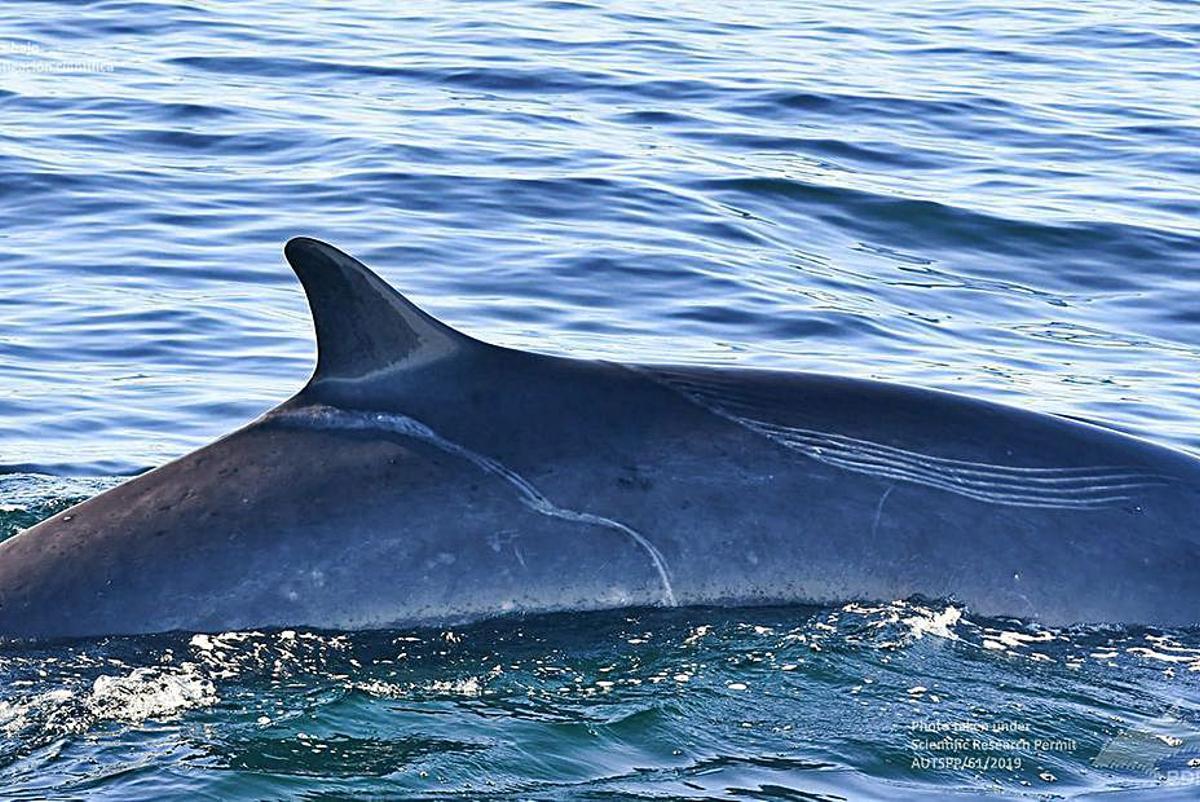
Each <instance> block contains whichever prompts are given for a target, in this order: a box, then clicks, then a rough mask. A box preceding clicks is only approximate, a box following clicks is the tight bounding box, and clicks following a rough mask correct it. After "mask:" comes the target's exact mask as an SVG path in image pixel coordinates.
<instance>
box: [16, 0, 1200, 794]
mask: <svg viewBox="0 0 1200 802" xmlns="http://www.w3.org/2000/svg"><path fill="white" fill-rule="evenodd" d="M1197 65H1200V5H1197V4H1196V3H1195V2H1162V1H1160V0H1150V1H1148V2H1134V1H1133V0H1129V1H1128V2H1107V1H1106V0H1089V2H1087V3H1065V2H1056V3H1050V2H1038V1H1037V0H1022V1H1021V2H999V0H995V1H994V2H988V0H957V1H956V2H927V1H924V0H918V1H917V2H911V3H902V2H898V1H896V0H880V1H878V2H871V3H832V2H816V3H813V2H805V3H801V2H790V1H785V0H761V1H760V0H750V2H744V3H735V4H714V3H702V2H693V1H690V0H688V1H684V2H671V3H668V2H640V1H639V0H613V2H595V3H592V2H575V1H574V0H551V1H548V2H532V1H530V0H519V1H517V2H509V1H507V0H486V1H485V2H404V3H393V2H384V1H383V0H378V1H373V0H351V1H350V2H339V3H336V4H335V3H319V2H315V1H311V0H296V1H295V2H261V3H254V4H243V3H237V2H233V1H232V0H203V1H201V2H193V3H183V2H179V3H164V2H66V1H64V0H47V1H45V2H11V3H5V4H4V6H3V8H2V9H0V537H4V536H7V535H10V534H11V533H13V532H15V531H17V530H19V529H21V528H23V527H26V526H29V525H31V524H32V523H34V522H36V521H37V520H39V519H41V518H43V517H45V516H47V515H49V514H52V513H53V512H55V511H57V510H60V509H62V508H64V507H65V506H66V505H68V504H70V503H73V502H75V501H78V500H81V499H83V498H85V497H87V496H89V495H91V494H93V493H96V492H98V491H100V490H102V489H104V488H106V487H109V486H112V485H113V484H115V483H116V482H119V481H120V480H121V479H122V478H123V477H126V476H129V475H132V474H136V473H138V472H141V471H143V470H146V469H147V468H150V467H152V466H155V465H158V464H160V463H162V462H164V461H166V460H169V459H171V458H173V457H176V456H179V455H181V454H183V453H185V452H187V451H189V450H191V449H192V448H194V447H196V446H199V445H201V444H203V443H205V442H207V441H209V440H211V439H212V438H214V437H215V436H217V435H219V434H221V433H223V432H226V431H228V430H230V429H232V428H234V427H236V426H238V425H240V424H242V423H244V422H246V421H247V420H249V419H251V418H253V417H255V416H256V415H258V414H259V413H261V412H263V411H264V410H266V409H268V408H269V407H271V406H273V405H274V404H276V403H278V402H280V401H282V400H284V399H285V398H287V397H288V396H289V395H290V394H291V393H293V392H294V391H295V390H296V389H298V388H299V387H300V386H301V385H302V384H303V382H304V381H305V379H306V378H307V376H308V373H309V371H310V370H311V367H312V363H313V358H314V346H313V339H312V332H311V324H310V321H309V317H308V313H307V308H306V305H305V302H304V298H303V295H302V294H301V292H300V288H299V285H298V282H297V281H296V280H295V278H294V276H293V275H292V274H291V272H290V271H289V269H288V268H287V266H286V265H285V264H284V262H283V260H282V256H281V247H282V245H283V243H284V241H285V240H286V239H287V238H288V237H291V236H294V235H299V234H305V235H310V236H315V237H319V238H322V239H326V240H328V241H330V242H333V243H335V244H337V245H339V246H340V247H342V248H344V249H345V250H348V251H349V252H351V253H353V254H355V255H356V256H358V257H359V258H361V259H362V260H363V261H365V262H366V263H367V264H369V265H371V266H372V267H374V268H375V269H377V271H378V272H379V273H380V274H381V275H383V276H384V277H386V278H387V279H388V280H389V281H390V282H391V283H393V284H394V285H395V286H396V287H397V288H399V289H401V290H402V291H403V292H405V293H406V294H408V295H409V296H410V297H411V298H412V299H413V300H414V301H416V302H417V303H419V304H420V305H422V306H423V307H424V308H425V309H427V310H429V311H430V312H431V313H433V314H435V315H437V316H438V317H440V318H442V319H443V320H445V321H447V322H449V323H451V324H453V325H454V326H456V327H458V328H460V329H462V330H463V331H466V332H468V333H470V334H472V335H474V336H476V337H479V338H482V339H486V340H490V341H493V342H496V343H500V344H504V345H509V346H514V347H519V348H526V349H530V350H537V351H543V352H547V353H556V354H569V355H575V356H580V357H600V358H608V359H619V360H623V361H644V362H676V363H703V364H712V365H754V366H765V367H773V368H789V369H797V370H811V371H825V372H837V373H841V374H849V375H856V376H865V377H874V378H879V379H885V380H890V381H895V382H900V383H905V384H913V385H921V386H927V387H935V388H942V389H949V390H953V391H956V392H961V393H967V394H971V395H975V396H979V397H983V398H989V399H993V400H996V401H1001V402H1007V403H1013V404H1019V405H1021V406H1023V407H1026V408H1030V409H1036V410H1040V411H1043V412H1046V413H1054V414H1060V415H1069V416H1074V417H1078V418H1084V419H1087V420H1091V421H1095V422H1098V423H1101V424H1104V425H1107V426H1111V427H1114V428H1117V429H1120V430H1124V431H1127V432H1130V433H1133V434H1135V435H1138V436H1141V437H1145V438H1147V439H1150V440H1153V441H1155V442H1158V443H1162V444H1164V445H1167V446H1172V447H1175V448H1179V449H1183V450H1187V451H1191V452H1193V453H1197V454H1200V382H1198V381H1197V379H1198V377H1200V83H1198V82H1197V79H1196V78H1195V75H1196V72H1197V69H1196V68H1197ZM963 536H964V537H970V536H971V534H970V533H969V532H964V533H963ZM960 739H965V740H960ZM993 795H1000V796H1007V797H1013V798H1043V797H1048V798H1063V797H1065V798H1100V799H1109V798H1113V799H1118V798H1119V799H1124V798H1130V797H1138V796H1140V797H1141V798H1145V799H1156V800H1157V799H1180V800H1182V799H1196V798H1200V630H1193V631H1176V632H1164V631H1159V630H1141V629H1125V628H1115V627H1109V628H1088V629H1074V630H1053V629H1047V628H1044V627H1040V626H1037V625H1036V624H1033V623H1031V622H1024V621H1017V620H1003V621H998V620H987V619H983V618H980V617H978V616H976V615H974V614H972V612H971V611H970V610H969V609H964V608H962V607H961V606H960V605H957V604H956V603H955V602H954V601H953V600H897V601H895V602H894V603H891V604H885V605H863V604H848V605H846V606H842V607H835V608H804V607H796V608H788V609H757V610H708V609H685V610H671V611H668V610H634V611H623V612H613V613H594V614H587V615H560V616H551V617H546V618H534V619H526V620H501V621H495V622H486V623H483V624H478V625H474V626H472V627H467V628H455V629H447V630H444V631H425V630H415V631H402V632H378V633H328V632H324V633H317V632H303V631H282V632H239V633H224V634H220V635H205V636H190V635H169V636H162V637H155V638H112V639H105V640H101V641H91V642H79V643H73V644H59V645H53V646H50V645H45V646H31V645H29V644H20V643H14V642H2V641H0V798H3V799H29V800H33V799H39V800H40V799H83V798H89V799H90V798H96V799H114V800H137V799H145V800H152V799H154V800H157V799H170V798H178V799H201V798H208V799H222V800H225V799H255V800H257V799H300V798H303V799H310V800H323V799H343V798H371V799H401V798H404V799H408V798H416V799H512V800H518V799H520V800H524V799H546V800H565V799H571V800H575V799H580V800H601V799H631V798H632V799H647V800H650V799H652V800H665V799H679V800H685V799H686V800H709V799H733V800H740V799H770V800H836V799H854V800H859V799H868V800H893V799H910V798H911V799H945V798H973V797H976V796H993Z"/></svg>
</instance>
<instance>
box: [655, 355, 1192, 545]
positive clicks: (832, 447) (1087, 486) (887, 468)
mask: <svg viewBox="0 0 1200 802" xmlns="http://www.w3.org/2000/svg"><path fill="white" fill-rule="evenodd" d="M637 370H638V371H639V372H641V373H643V374H644V375H646V376H647V377H649V378H650V379H651V380H653V381H657V382H659V383H660V384H662V385H664V386H666V387H669V388H670V389H672V390H674V391H675V392H677V393H679V394H680V395H682V396H683V397H684V398H686V399H688V400H689V401H691V402H692V403H694V404H696V405H697V406H699V407H701V408H703V409H706V410H708V411H709V412H711V413H713V414H714V415H717V416H719V417H722V418H724V419H725V420H728V421H730V422H732V423H735V424H737V425H738V426H741V427H742V428H744V429H747V430H749V431H751V432H754V433H755V434H758V435H761V436H763V437H765V438H767V439H769V440H772V441H774V442H776V443H778V444H779V445H781V446H783V447H785V448H788V449H791V450H793V451H796V452H798V453H800V454H804V455H805V456H807V457H809V458H811V459H814V460H816V461H818V462H823V463H825V464H826V465H833V466H835V467H838V468H842V469H843V470H847V471H853V472H855V473H862V474H867V475H870V476H875V477H877V478H881V479H890V480H892V482H893V483H894V482H896V481H903V482H911V483H913V484H919V485H925V486H926V487H933V488H937V489H938V490H945V491H947V492H949V493H955V494H957V495H960V496H965V497H967V498H970V499H974V500H976V501H983V502H989V503H992V504H1005V505H1010V506H1014V507H1041V508H1048V509H1077V510H1094V509H1102V508H1104V507H1111V506H1114V505H1117V504H1123V503H1128V502H1130V501H1132V500H1133V494H1135V493H1138V492H1141V491H1145V490H1148V489H1150V488H1153V487H1160V486H1162V485H1165V484H1169V483H1170V481H1171V478H1170V477H1168V476H1163V475H1160V474H1156V473H1152V472H1150V471H1148V470H1146V469H1144V468H1141V467H1137V466H1123V465H1090V466H1083V467H1021V466H1015V465H998V464H994V463H988V462H974V461H970V460H960V459H950V458H947V457H936V456H933V455H931V454H925V453H922V452H919V451H908V450H905V449H902V448H897V447H895V446H889V445H884V444H882V443H876V442H873V441H871V440H863V439H859V438H855V437H847V436H845V435H841V434H835V433H832V432H821V431H816V430H813V429H804V428H800V427H798V426H783V425H780V424H776V423H770V422H767V421H763V420H760V419H758V418H757V417H754V415H755V414H756V412H755V406H756V405H755V403H754V399H753V398H744V397H741V396H739V394H738V390H737V389H736V388H728V387H722V386H719V385H717V384H716V383H713V382H706V381H704V379H703V378H702V377H697V376H692V375H688V374H676V373H672V372H671V371H668V370H654V371H651V370H648V369H645V368H637ZM877 523H878V521H877Z"/></svg>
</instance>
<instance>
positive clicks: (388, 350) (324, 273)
mask: <svg viewBox="0 0 1200 802" xmlns="http://www.w3.org/2000/svg"><path fill="white" fill-rule="evenodd" d="M283 253H284V255H285V256H286V257H287V260H288V263H289V264H290V265H291V266H292V269H293V270H295V271H296V275H297V276H299V278H300V283H301V284H303V285H304V292H305V294H306V295H307V296H308V306H309V308H310V309H311V310H312V316H313V324H314V326H315V328H316V333H317V369H316V372H315V373H314V374H313V378H312V381H313V382H319V381H323V380H328V379H361V378H363V377H365V376H370V375H372V374H376V373H380V372H383V371H391V370H395V369H403V368H409V367H416V366H419V365H424V364H428V363H429V362H432V361H435V360H438V359H441V358H444V357H447V356H451V355H453V354H454V353H456V352H458V351H460V350H462V349H464V348H470V347H472V346H479V347H482V345H483V344H482V343H480V342H478V341H477V340H473V339H472V338H470V337H468V336H467V335H465V334H461V333H459V332H457V331H455V330H454V329H452V328H450V327H449V326H447V325H445V324H444V323H440V322H439V321H437V320H436V319H434V318H433V317H431V316H430V315H427V314H426V313H424V312H422V311H421V310H420V309H418V308H417V307H416V306H415V305H414V304H413V303H412V302H410V301H409V300H408V299H407V298H405V297H404V296H403V295H401V294H400V293H398V292H396V291H395V290H394V289H392V288H391V287H390V286H389V285H388V284H387V282H385V281H384V280H383V279H381V278H380V277H379V276H377V275H375V274H374V273H373V272H371V270H370V269H369V268H368V267H367V266H366V265H364V264H363V263H362V262H359V261H358V260H357V259H355V258H354V257H352V256H350V255H348V254H345V253H342V252H341V251H339V250H338V249H337V248H335V247H333V246H332V245H328V244H326V243H324V242H321V241H319V240H315V239H310V238H308V237H296V238H295V239H292V240H289V241H288V244H287V245H286V246H284V249H283Z"/></svg>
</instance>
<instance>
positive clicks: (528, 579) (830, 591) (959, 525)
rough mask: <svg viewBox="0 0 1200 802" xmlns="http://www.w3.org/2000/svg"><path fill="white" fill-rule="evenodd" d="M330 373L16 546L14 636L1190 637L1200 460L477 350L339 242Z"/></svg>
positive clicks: (1065, 432)
mask: <svg viewBox="0 0 1200 802" xmlns="http://www.w3.org/2000/svg"><path fill="white" fill-rule="evenodd" d="M286 255H287V258H288V261H289V262H290V263H291V265H292V267H293V268H294V269H295V271H296V273H297V274H298V275H299V277H300V280H301V282H302V283H303V285H304V289H305V291H306V292H307V295H308V300H309V304H310V306H311V307H312V311H313V317H314V320H315V324H316V333H317V340H318V350H319V356H318V363H317V369H316V372H315V373H314V375H313V377H312V379H311V380H310V381H309V383H308V385H307V386H305V388H304V389H303V390H301V391H300V392H299V393H298V394H296V395H295V396H294V397H293V398H291V399H290V400H288V401H287V402H285V403H284V404H282V405H281V406H279V407H277V408H276V409H274V410H272V411H271V412H269V413H267V414H266V415H264V416H263V417H262V418H260V419H259V420H257V421H255V422H253V423H251V424H250V425H248V426H246V427H245V428H243V429H241V430H239V431H237V432H234V433H233V434H231V435H229V436H228V437H225V438H224V439H222V440H219V441H217V442H215V443H213V444H212V445H209V446H207V447H205V448H202V449H200V450H199V451H196V452H194V453H192V454H189V455H187V456H185V457H183V458H181V459H179V460H177V461H175V462H172V463H170V464H168V465H165V466H163V467H161V468H159V469H157V470H154V471H151V472H150V473H147V474H144V475H142V476H139V477H137V478H136V479H133V480H131V481H129V482H127V483H125V484H123V485H121V486H120V487H117V488H115V489H113V490H111V491H109V492H107V493H103V494H101V495H99V496H97V497H96V498H93V499H91V500H89V501H86V502H84V503H82V504H79V505H78V506H76V507H73V508H72V509H70V510H67V511H66V512H63V513H61V514H59V515H56V516H54V517H53V518H50V519H48V520H47V521H45V522H43V523H41V524H39V525H37V526H35V527H33V528H31V529H29V530H26V531H25V532H22V533H21V534H19V535H17V536H15V537H13V538H11V539H10V540H8V541H7V542H5V543H3V544H0V633H2V634H6V635H9V636H33V637H61V636H91V635H107V634H122V633H124V634H131V633H144V632H161V631H168V630H190V631H221V630H230V629H243V628H252V627H283V626H289V627H291V626H307V627H317V628H330V629H358V628H372V627H386V626H390V625H410V624H445V623H456V622H462V621H466V620H471V619H479V618H483V617H488V616H493V615H499V614H505V613H516V612H542V611H554V610H581V609H596V608H609V607H622V606H634V605H674V604H679V605H689V604H729V605H735V604H738V605H740V604H765V603H789V602H820V603H828V602H841V601H848V600H891V599H897V598H906V597H909V596H912V595H917V594H920V595H924V596H927V597H939V598H940V597H954V598H955V599H957V600H960V601H961V602H963V603H965V604H966V605H968V606H969V607H970V609H972V610H974V611H976V612H978V613H982V614H1011V615H1017V616H1022V617H1028V618H1034V619H1039V620H1042V621H1044V622H1047V623H1051V624H1066V623H1071V622H1113V623H1143V624H1155V625H1190V624H1195V623H1197V621H1198V619H1200V535H1198V530H1197V521H1198V520H1200V494H1198V490H1200V463H1198V462H1197V460H1195V459H1193V458H1191V457H1189V456H1186V455H1184V454H1181V453H1178V452H1175V451H1171V450H1169V449H1165V448H1161V447H1158V446H1154V445H1151V444H1149V443H1146V442H1143V441H1140V440H1137V439H1135V438H1132V437H1128V436H1125V435H1121V434H1117V433H1114V432H1112V431H1109V430H1106V429H1103V428H1099V427H1096V426H1091V425H1088V424H1085V423H1080V422H1077V421H1073V420H1067V419H1063V418H1057V417H1052V416H1045V415H1038V414H1032V413H1029V412H1024V411H1021V410H1019V409H1014V408H1010V407H1006V406H1000V405H997V404H992V403H987V402H983V401H977V400H972V399H970V398H963V397H959V396H955V395H951V394H947V393H941V392H933V391H929V390H921V389H914V388H910V387H900V386H894V385H889V384H882V383H877V382H871V381H863V380H857V379H845V378H836V377H830V376H819V375H808V374H792V373H783V372H774V371H761V370H719V369H709V368H669V367H637V366H626V365H620V364H612V363H606V362H586V361H578V360H571V359H560V358H553V357H547V356H539V355H536V354H529V353H523V352H519V351H513V350H509V349H505V348H499V347H495V346H491V345H487V344H484V343H481V342H478V341H476V340H473V339H471V338H469V337H467V336H465V335H463V334H460V333H459V332H456V331H454V330H453V329H450V328H448V327H447V326H445V325H443V324H441V323H439V322H437V321H436V320H434V319H433V318H431V317H429V316H428V315H426V314H425V313H423V312H421V311H420V310H419V309H417V308H416V307H414V306H413V305H412V304H410V303H409V302H408V301H406V300H405V299H404V298H403V297H402V296H401V295H400V294H399V293H397V292H395V291H394V290H392V289H391V288H390V287H388V286H387V285H386V284H385V283H384V282H383V281H382V280H381V279H379V278H378V277H377V276H375V275H374V274H373V273H372V272H371V271H370V270H368V269H367V268H366V267H364V266H363V265H362V264H360V263H359V262H357V261H355V260H354V259H352V258H351V257H349V256H347V255H346V254H343V253H341V252H340V251H338V250H336V249H334V248H332V247H331V246H329V245H325V244H323V243H320V242H317V241H315V240H311V239H296V240H293V241H291V242H290V243H288V246H287V248H286Z"/></svg>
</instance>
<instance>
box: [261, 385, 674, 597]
mask: <svg viewBox="0 0 1200 802" xmlns="http://www.w3.org/2000/svg"><path fill="white" fill-rule="evenodd" d="M274 419H275V420H278V421H281V422H291V423H299V424H301V425H305V426H309V427H313V428H320V429H352V430H364V429H383V430H385V431H389V432H394V433H396V434H401V435H405V436H408V437H415V438H416V439H418V440H423V441H424V442H426V443H429V444H430V445H432V446H435V447H437V448H440V449H441V450H442V451H445V452H446V453H447V454H453V455H454V456H456V457H461V458H463V459H465V460H467V461H468V462H471V463H473V464H475V465H476V466H477V467H479V468H480V469H482V470H483V471H485V472H487V473H490V474H492V475H493V476H496V477H499V478H500V479H503V480H504V481H505V482H507V483H508V484H510V485H511V486H512V487H513V488H515V489H516V491H517V494H518V496H519V497H520V499H521V502H522V503H523V504H524V505H525V506H526V507H528V508H529V509H531V510H533V511H534V512H537V513H540V514H542V515H546V516H549V517H551V518H560V519H562V520H564V521H574V522H576V523H583V524H591V525H593V526H602V527H605V528H607V529H612V530H614V531H617V532H620V533H622V534H624V535H625V536H626V537H628V538H629V539H630V540H632V541H633V542H634V543H636V544H637V545H638V546H640V547H641V548H642V549H643V550H644V551H645V552H646V554H647V555H648V556H649V557H650V562H651V563H653V565H654V570H655V571H656V572H657V573H658V578H659V580H661V582H662V586H663V599H664V601H665V604H666V606H668V607H674V606H676V601H675V591H674V590H673V589H672V587H671V577H670V574H669V573H668V572H667V563H666V561H665V560H664V559H663V556H662V553H661V552H659V550H658V548H657V547H655V545H654V544H653V543H651V542H650V541H649V540H647V539H646V537H645V536H644V535H643V534H641V533H640V532H638V531H637V530H635V529H632V528H630V527H628V526H626V525H625V524H623V523H621V522H620V521H614V520H613V519H611V518H605V517H604V516H602V515H594V514H592V513H590V512H579V511H577V510H570V509H567V508H565V507H559V506H558V505H557V504H555V503H554V502H552V501H550V499H548V498H546V497H545V496H544V495H542V493H541V491H539V490H538V489H537V488H536V487H534V486H533V485H532V484H530V483H529V481H528V480H526V479H525V478H524V477H523V476H521V475H520V474H518V473H517V472H516V471H513V470H512V469H510V468H508V467H507V466H505V465H504V464H502V463H501V462H499V461H497V460H495V459H492V458H491V457H488V456H485V455H483V454H479V453H477V452H475V451H472V450H470V449H469V448H465V447H464V446H461V445H459V444H458V443H455V442H452V441H450V440H447V439H446V438H444V437H442V436H441V435H439V434H438V433H437V432H435V431H433V429H430V428H429V427H428V426H426V425H425V424H424V423H421V422H420V421H419V420H416V419H414V418H410V417H408V416H407V415H401V414H398V413H393V412H366V411H362V410H351V409H340V408H337V407H331V406H327V405H323V404H322V405H314V406H309V407H303V408H300V409H294V410H287V411H285V412H280V413H278V414H277V415H275V416H274ZM523 562H524V560H522V563H523Z"/></svg>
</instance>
